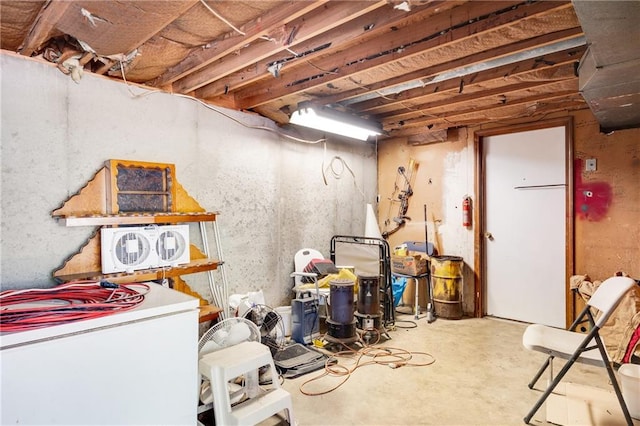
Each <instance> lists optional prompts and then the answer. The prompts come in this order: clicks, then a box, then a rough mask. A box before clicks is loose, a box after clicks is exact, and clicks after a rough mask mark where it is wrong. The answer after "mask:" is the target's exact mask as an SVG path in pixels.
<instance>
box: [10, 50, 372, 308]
mask: <svg viewBox="0 0 640 426" xmlns="http://www.w3.org/2000/svg"><path fill="white" fill-rule="evenodd" d="M0 61H1V62H0V64H1V73H2V74H1V80H2V87H1V89H2V92H1V98H2V110H1V113H2V150H1V154H0V155H1V162H2V175H1V176H2V179H1V195H2V200H1V208H2V210H1V217H2V226H1V229H0V232H1V234H0V238H1V244H0V250H1V251H0V257H1V262H0V263H1V264H0V267H1V270H0V283H1V285H2V289H8V288H26V287H49V286H52V285H53V284H54V282H53V280H52V278H51V274H52V272H53V271H54V270H55V269H57V268H59V267H60V266H61V265H62V264H63V262H64V261H65V259H66V258H68V257H69V256H71V255H73V254H74V253H76V252H77V250H78V249H79V248H80V247H81V246H82V245H83V244H84V243H85V242H86V240H87V239H88V238H89V237H90V236H91V234H92V232H93V231H94V228H93V227H70V228H67V227H65V226H63V225H61V224H58V223H57V221H56V220H54V219H53V218H52V217H51V211H53V210H54V209H56V208H57V207H59V206H60V205H61V204H62V203H63V202H64V201H65V200H66V199H67V198H68V197H70V196H71V195H73V194H75V193H76V192H77V191H79V190H80V189H81V188H82V187H83V186H84V185H85V184H86V182H87V181H88V180H89V179H91V177H92V176H93V175H94V173H95V172H96V171H97V170H98V169H100V168H101V167H102V165H103V163H104V161H105V160H107V159H113V158H117V159H128V160H139V161H151V162H161V163H173V164H175V166H176V175H177V179H178V181H179V182H180V183H181V184H182V185H183V186H184V187H185V189H186V190H187V191H188V192H189V194H190V195H191V196H192V197H194V198H195V199H196V200H197V201H198V202H199V203H200V205H201V206H203V207H204V208H205V209H206V210H209V211H219V212H220V216H219V221H218V224H219V227H220V231H221V237H222V238H221V242H222V247H223V252H224V259H225V261H226V264H227V269H226V270H227V275H228V282H229V287H230V291H231V292H240V293H244V292H247V291H252V290H257V289H263V290H264V292H265V295H266V302H267V303H268V304H271V305H273V306H277V305H279V304H281V303H284V302H286V301H287V299H288V297H290V296H291V293H290V291H289V290H290V287H291V285H292V281H291V279H290V278H289V273H290V272H291V271H292V270H293V256H294V254H295V252H296V251H297V250H299V249H300V248H303V247H313V248H316V249H318V250H320V251H321V252H323V254H324V255H325V256H326V257H328V256H329V243H330V239H331V237H332V236H333V235H336V234H341V235H345V234H346V235H362V234H363V233H364V227H365V215H366V204H367V203H375V197H376V193H377V170H376V147H375V146H373V145H370V144H369V145H367V144H364V143H360V142H355V141H349V142H347V141H339V140H329V141H328V143H327V146H326V152H325V151H324V149H323V144H321V143H319V144H307V143H302V142H294V141H291V140H289V139H285V138H283V137H281V136H279V135H278V134H277V133H276V132H271V131H265V130H257V129H252V128H249V127H246V125H253V126H267V127H270V128H272V129H276V126H275V125H274V123H272V122H270V121H269V120H266V119H264V118H262V117H258V116H255V115H250V114H243V113H239V112H233V111H226V113H227V114H230V115H231V116H232V117H233V119H231V118H228V117H226V116H225V115H223V114H220V113H218V112H215V111H212V110H210V109H207V108H205V107H204V106H202V105H200V104H199V103H197V102H194V101H193V100H190V99H186V98H182V97H178V96H174V95H169V94H165V93H154V94H151V95H146V96H138V97H134V96H133V95H132V93H131V92H133V93H135V94H142V93H145V92H144V91H143V90H142V89H141V88H139V87H129V86H127V85H125V84H123V83H119V82H114V81H110V80H108V79H106V78H102V77H97V76H93V75H85V76H84V78H83V79H82V80H81V81H80V83H79V84H76V83H74V82H73V81H72V80H71V79H70V78H69V77H67V76H65V75H64V74H62V73H61V72H60V71H58V70H57V69H56V68H55V67H53V66H51V65H49V64H44V63H40V62H37V61H34V60H30V59H23V58H20V57H17V56H14V55H11V54H6V53H5V54H1V55H0ZM240 123H243V124H240ZM334 157H339V158H340V159H341V160H342V161H344V162H345V163H346V165H348V167H349V168H351V169H352V170H353V173H354V175H355V179H354V178H353V177H352V176H351V173H350V172H349V170H347V169H344V170H343V171H342V173H341V174H340V173H339V172H340V170H341V168H342V166H343V164H342V162H341V160H339V159H335V158H334ZM330 164H332V165H333V166H334V167H333V168H334V170H336V172H338V176H333V175H332V174H331V173H330V171H328V173H327V184H326V185H325V183H324V182H323V177H322V171H323V168H325V169H327V168H328V166H329V165H330ZM361 191H362V192H361ZM194 226H195V225H192V232H191V234H192V236H195V237H197V235H198V234H197V232H196V231H195V229H193V227H194ZM197 275H198V276H195V275H191V276H186V277H185V278H186V279H187V281H189V282H190V283H192V285H193V286H194V287H195V288H196V290H198V291H200V292H201V294H202V295H203V296H205V297H209V293H208V289H207V286H206V284H203V283H205V282H206V279H203V278H206V274H197ZM203 276H204V277H203Z"/></svg>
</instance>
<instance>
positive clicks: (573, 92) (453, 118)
mask: <svg viewBox="0 0 640 426" xmlns="http://www.w3.org/2000/svg"><path fill="white" fill-rule="evenodd" d="M577 81H578V79H577V77H576V78H575V79H573V80H567V82H572V83H574V84H577ZM563 83H564V82H563ZM554 84H557V82H555V83H554ZM573 97H580V95H579V94H578V92H577V87H576V88H575V89H564V90H555V91H553V92H552V93H543V94H538V95H533V96H528V97H523V98H520V99H514V100H512V101H507V102H505V103H503V104H496V103H492V104H491V105H486V106H482V107H477V106H470V107H469V108H467V109H465V110H462V111H455V112H452V113H450V114H449V113H448V114H439V115H438V116H436V117H433V116H431V117H420V118H416V119H413V120H407V121H405V122H404V125H403V126H402V128H387V129H385V130H387V131H388V132H389V135H390V136H394V137H397V136H399V135H403V136H406V135H407V134H408V133H405V132H403V130H407V129H409V128H412V127H418V128H424V127H430V126H435V125H441V124H446V125H447V126H446V127H457V125H460V123H461V122H464V121H465V120H468V119H469V116H480V117H481V118H482V120H480V122H485V123H486V122H490V121H491V120H492V118H490V117H487V116H486V113H487V111H491V113H492V114H495V113H497V112H499V111H502V110H507V109H509V108H513V107H515V106H519V105H526V104H530V103H534V102H535V103H537V102H544V101H550V100H557V99H563V98H566V99H567V102H573ZM583 103H584V101H583ZM422 131H424V130H422ZM409 133H410V132H409Z"/></svg>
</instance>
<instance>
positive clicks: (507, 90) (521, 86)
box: [382, 75, 576, 127]
mask: <svg viewBox="0 0 640 426" xmlns="http://www.w3.org/2000/svg"><path fill="white" fill-rule="evenodd" d="M575 79H576V77H575V76H573V75H571V76H565V78H564V79H563V80H564V81H568V80H573V81H575ZM561 81H562V80H561ZM556 83H558V81H557V80H554V81H551V82H550V81H528V82H520V83H516V84H511V85H508V86H501V87H496V88H493V89H490V90H483V91H479V92H475V93H469V94H463V95H459V96H452V97H450V98H447V99H441V100H439V101H436V102H430V103H425V104H422V105H416V106H415V111H409V112H407V113H404V114H396V115H393V116H390V117H386V118H384V119H382V121H383V122H384V123H385V126H389V127H396V126H402V125H404V124H407V123H412V122H413V120H422V119H424V118H425V117H439V116H441V115H442V114H441V113H438V112H437V111H434V112H430V111H432V110H434V109H437V108H443V107H446V108H448V109H449V110H450V111H452V112H453V114H454V115H455V114H456V113H455V108H456V106H458V107H460V105H462V106H464V105H465V104H466V105H476V104H477V103H478V102H480V101H482V100H483V99H487V98H493V97H496V96H503V97H504V101H505V104H506V103H507V102H508V100H507V95H508V94H511V93H518V92H522V91H524V90H532V89H543V88H545V87H547V86H549V85H553V84H556Z"/></svg>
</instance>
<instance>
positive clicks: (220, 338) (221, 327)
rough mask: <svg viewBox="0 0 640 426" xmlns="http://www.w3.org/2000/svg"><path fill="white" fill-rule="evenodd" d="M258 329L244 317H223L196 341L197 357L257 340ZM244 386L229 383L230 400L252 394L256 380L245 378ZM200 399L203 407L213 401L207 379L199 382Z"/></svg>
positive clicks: (258, 337) (206, 406)
mask: <svg viewBox="0 0 640 426" xmlns="http://www.w3.org/2000/svg"><path fill="white" fill-rule="evenodd" d="M259 341H260V330H259V329H258V327H257V326H256V325H255V324H254V323H253V322H251V321H249V320H248V319H246V318H241V317H232V318H227V319H224V320H222V321H220V322H218V323H216V324H215V325H213V326H212V327H211V328H210V329H209V330H207V331H206V332H205V333H204V334H203V335H202V337H201V338H200V340H199V341H198V358H202V357H203V356H205V355H207V354H209V353H211V352H215V351H218V350H220V349H223V348H228V347H230V346H234V345H237V344H238V343H242V342H259ZM247 382H252V383H246V386H245V388H246V389H245V388H243V387H242V386H241V385H238V384H235V383H229V385H228V388H229V393H230V394H231V402H232V403H235V402H238V401H240V400H241V399H243V397H244V396H245V392H244V390H246V394H252V392H254V391H255V389H254V388H257V387H258V385H259V384H258V380H257V378H254V380H252V381H251V380H247ZM200 401H201V402H202V403H203V404H205V409H206V408H209V407H208V406H209V405H211V404H212V403H213V394H212V392H211V384H210V383H209V381H208V380H202V382H201V384H200ZM199 411H200V410H199Z"/></svg>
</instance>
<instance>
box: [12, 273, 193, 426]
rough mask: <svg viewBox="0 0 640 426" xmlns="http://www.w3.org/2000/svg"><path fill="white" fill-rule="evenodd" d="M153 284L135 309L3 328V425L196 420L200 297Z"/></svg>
mask: <svg viewBox="0 0 640 426" xmlns="http://www.w3.org/2000/svg"><path fill="white" fill-rule="evenodd" d="M149 285H150V286H151V290H150V292H149V293H148V294H147V295H146V297H145V300H144V302H143V303H142V304H141V305H140V306H138V307H136V308H135V309H133V310H131V311H127V312H120V313H116V314H113V315H109V316H106V317H102V318H97V319H91V320H85V321H77V322H73V323H69V324H64V325H58V326H53V327H46V328H41V329H37V330H29V331H24V332H16V333H3V334H2V335H0V368H1V373H2V375H1V376H0V413H1V414H0V419H1V424H3V425H5V424H22V425H73V424H76V425H124V424H126V425H159V424H163V425H175V424H180V425H185V424H189V425H193V424H195V423H196V410H197V404H198V384H199V376H198V370H197V368H198V300H197V299H195V298H193V297H191V296H188V295H186V294H183V293H180V292H177V291H174V290H170V289H168V288H164V287H162V286H160V285H157V284H153V283H150V284H149Z"/></svg>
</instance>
